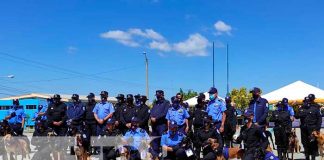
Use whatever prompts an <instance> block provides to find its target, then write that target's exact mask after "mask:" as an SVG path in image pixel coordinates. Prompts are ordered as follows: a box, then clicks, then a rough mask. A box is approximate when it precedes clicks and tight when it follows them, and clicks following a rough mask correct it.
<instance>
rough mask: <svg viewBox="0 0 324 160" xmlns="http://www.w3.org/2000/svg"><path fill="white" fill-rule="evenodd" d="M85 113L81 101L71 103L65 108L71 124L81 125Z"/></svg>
mask: <svg viewBox="0 0 324 160" xmlns="http://www.w3.org/2000/svg"><path fill="white" fill-rule="evenodd" d="M84 113H85V107H84V105H83V104H82V103H77V104H72V105H70V106H69V107H68V109H67V116H68V120H70V119H71V120H72V123H71V124H72V125H81V122H82V121H83V118H84Z"/></svg>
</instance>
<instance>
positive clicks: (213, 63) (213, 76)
mask: <svg viewBox="0 0 324 160" xmlns="http://www.w3.org/2000/svg"><path fill="white" fill-rule="evenodd" d="M214 50H215V49H214V41H213V87H215V52H214Z"/></svg>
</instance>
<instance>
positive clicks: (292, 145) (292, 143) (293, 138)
mask: <svg viewBox="0 0 324 160" xmlns="http://www.w3.org/2000/svg"><path fill="white" fill-rule="evenodd" d="M288 145H289V146H288V151H289V152H290V153H291V159H294V153H295V152H296V153H300V149H301V147H300V145H299V140H298V138H297V135H296V129H295V128H294V129H292V131H291V133H290V136H289V144H288ZM287 154H288V153H287ZM287 157H289V155H287Z"/></svg>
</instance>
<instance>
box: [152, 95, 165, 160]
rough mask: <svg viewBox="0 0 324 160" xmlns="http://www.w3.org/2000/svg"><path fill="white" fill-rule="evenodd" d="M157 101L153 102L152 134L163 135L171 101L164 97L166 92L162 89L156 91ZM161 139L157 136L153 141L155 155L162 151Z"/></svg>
mask: <svg viewBox="0 0 324 160" xmlns="http://www.w3.org/2000/svg"><path fill="white" fill-rule="evenodd" d="M155 93H156V102H155V103H154V104H153V108H152V109H151V115H150V118H151V125H152V136H156V137H158V136H162V134H163V133H164V132H165V131H166V130H167V120H166V119H165V116H166V114H167V112H168V110H169V108H170V102H169V101H168V100H165V99H164V92H163V91H162V90H157V91H156V92H155ZM160 141H161V138H155V139H154V140H153V141H152V149H153V152H152V154H153V156H154V157H157V156H158V154H159V153H160Z"/></svg>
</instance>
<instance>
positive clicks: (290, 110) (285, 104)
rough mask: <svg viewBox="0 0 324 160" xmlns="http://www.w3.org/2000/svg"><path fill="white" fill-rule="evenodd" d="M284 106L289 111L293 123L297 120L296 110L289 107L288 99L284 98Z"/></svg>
mask: <svg viewBox="0 0 324 160" xmlns="http://www.w3.org/2000/svg"><path fill="white" fill-rule="evenodd" d="M281 103H282V105H284V106H285V107H286V108H287V109H288V111H289V115H290V119H291V121H292V122H293V121H294V119H295V117H294V116H295V111H294V108H293V107H292V106H290V105H289V103H288V98H283V99H282V101H281Z"/></svg>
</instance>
